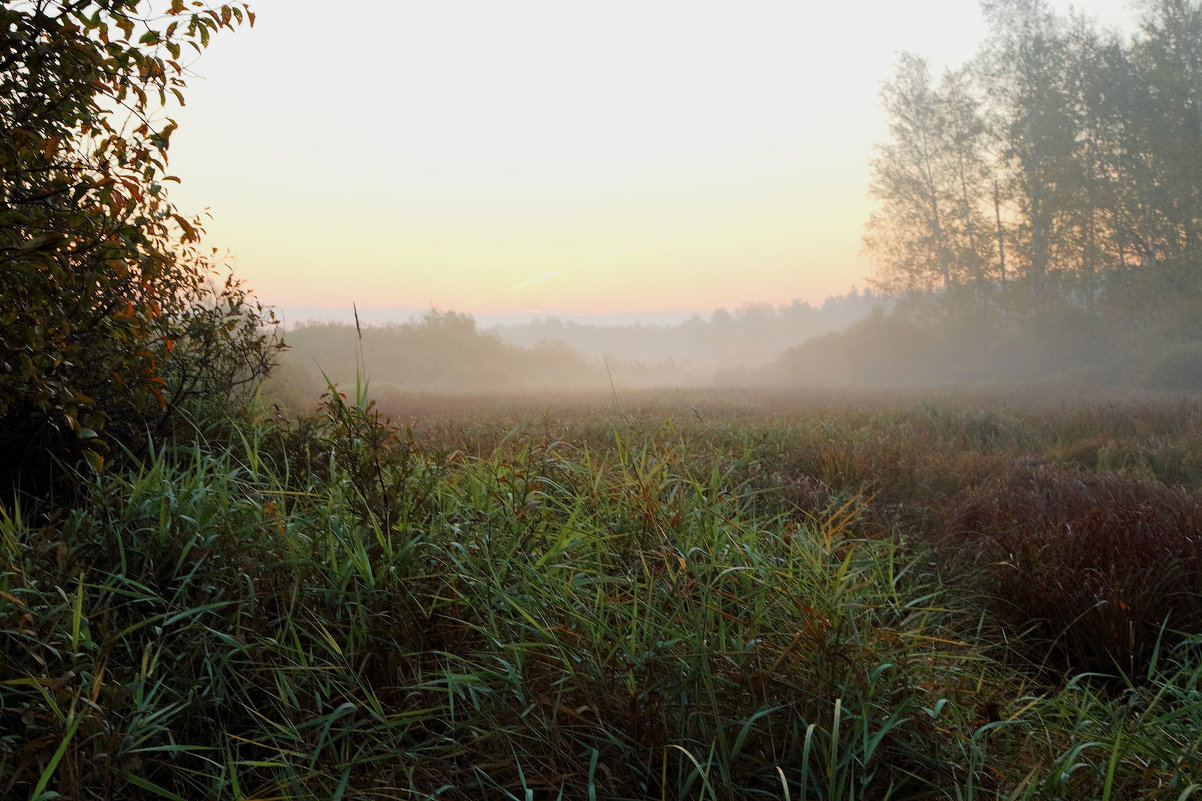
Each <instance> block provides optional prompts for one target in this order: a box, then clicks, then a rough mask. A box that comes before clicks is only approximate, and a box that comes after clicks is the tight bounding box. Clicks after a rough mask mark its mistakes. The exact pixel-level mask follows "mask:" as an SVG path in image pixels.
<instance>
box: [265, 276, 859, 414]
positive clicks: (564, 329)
mask: <svg viewBox="0 0 1202 801" xmlns="http://www.w3.org/2000/svg"><path fill="white" fill-rule="evenodd" d="M881 302H882V299H881V298H880V296H878V295H876V294H874V293H873V292H871V291H866V292H860V291H858V290H855V289H853V290H851V291H850V292H848V293H847V294H846V295H840V296H835V297H832V298H829V299H828V300H827V301H826V302H824V303H823V304H822V305H821V306H817V307H815V306H811V305H809V304H808V303H805V302H803V301H794V302H793V303H791V304H788V305H784V306H780V307H772V306H769V305H767V304H762V305H761V304H755V305H747V306H743V307H740V308H739V309H737V310H735V312H733V313H731V312H728V311H726V310H725V309H718V310H716V311H715V312H713V314H712V315H710V318H709V319H708V320H705V319H703V318H702V317H700V316H699V315H696V316H694V317H692V318H690V319H688V320H686V321H685V322H683V323H680V324H678V325H633V326H593V325H581V324H578V323H574V322H568V323H563V322H560V321H558V320H555V319H544V320H538V321H535V322H532V323H526V324H524V325H520V326H514V327H508V328H499V329H494V330H485V329H481V328H479V327H478V326H477V324H476V321H475V319H474V318H473V317H472V316H471V315H468V314H462V313H459V312H453V311H438V310H431V311H429V312H427V313H426V314H425V315H424V316H423V317H422V318H421V319H419V320H416V321H412V322H407V323H398V324H391V325H365V326H361V327H358V328H357V327H356V326H355V325H351V324H347V323H310V324H302V325H300V326H298V327H296V328H294V329H293V330H291V331H289V332H288V334H287V336H286V341H287V343H288V345H289V351H288V352H287V354H286V355H285V356H284V359H283V364H282V365H281V367H280V369H279V370H278V371H277V374H276V376H275V378H274V388H273V391H274V392H275V393H276V394H277V395H278V396H280V397H282V398H284V399H285V400H286V401H287V403H288V404H289V405H293V406H296V407H297V408H305V407H307V406H308V405H311V403H312V402H313V401H314V400H315V399H316V398H317V397H319V396H320V395H321V394H322V393H323V392H324V391H325V390H326V389H327V388H328V385H327V380H328V381H329V382H331V383H334V384H337V385H338V386H339V387H340V388H341V389H343V390H344V391H345V390H346V388H347V387H353V386H354V385H355V382H356V379H357V375H356V371H359V373H360V374H361V375H360V376H358V377H359V378H362V377H364V375H365V376H366V377H369V378H370V380H371V382H372V386H373V389H374V392H375V394H379V393H381V392H383V393H388V392H394V391H398V390H419V391H461V392H492V391H519V390H530V389H552V390H573V389H579V390H597V391H610V390H611V381H612V382H613V385H614V386H615V387H618V388H623V389H628V388H636V387H648V386H689V385H699V384H707V383H709V382H710V381H711V380H712V378H713V375H714V373H715V371H717V370H721V369H731V368H733V367H735V366H748V365H764V364H768V363H771V361H772V360H773V359H776V358H779V357H780V355H781V353H783V352H784V351H785V349H786V348H788V347H789V346H790V345H795V344H798V343H801V342H804V341H805V340H807V339H808V338H809V337H811V336H813V335H815V334H821V333H826V332H831V331H835V330H838V329H840V328H843V327H846V326H847V325H848V324H850V323H852V322H854V321H856V320H862V319H864V318H866V317H867V316H868V315H869V314H870V313H871V312H872V309H873V308H874V307H876V306H877V305H878V304H880V303H881ZM357 365H362V366H358V367H357Z"/></svg>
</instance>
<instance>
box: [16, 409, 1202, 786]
mask: <svg viewBox="0 0 1202 801" xmlns="http://www.w3.org/2000/svg"><path fill="white" fill-rule="evenodd" d="M356 396H358V397H356ZM377 403H378V405H376V406H372V405H371V404H369V403H367V401H366V398H365V394H364V391H363V389H362V388H359V389H358V390H356V389H354V388H351V389H349V390H348V397H339V396H335V397H333V398H327V400H326V403H325V404H324V405H323V406H322V407H321V408H320V409H319V410H318V412H317V413H316V414H314V415H312V416H307V417H306V416H301V417H293V416H285V415H284V414H282V413H281V412H280V411H279V410H278V409H275V410H273V409H272V408H271V407H270V406H269V405H264V407H263V408H261V409H259V410H258V411H257V412H256V413H255V416H254V417H253V418H252V419H250V420H247V419H244V418H243V417H238V418H234V419H229V420H228V421H227V422H225V423H223V424H220V425H210V426H208V427H206V428H205V429H204V430H199V431H181V432H179V433H178V435H177V437H176V444H175V445H174V446H173V447H170V448H163V449H160V451H159V452H157V453H155V454H153V455H152V456H151V457H150V458H149V459H148V460H146V461H144V462H143V463H141V464H140V465H138V464H134V465H132V466H129V467H128V468H126V469H121V470H118V469H112V470H108V471H106V472H104V473H103V474H101V475H98V476H95V477H92V478H90V479H88V492H87V493H86V496H85V497H81V498H80V499H78V500H77V501H73V505H72V506H70V507H69V508H65V507H64V506H63V505H62V504H59V506H58V507H57V509H58V510H57V511H54V512H52V513H50V512H46V511H45V510H43V509H39V508H35V507H32V506H28V507H23V506H22V505H21V504H20V503H15V502H14V503H7V502H6V503H5V505H4V506H3V507H0V535H2V538H0V598H2V599H3V601H0V631H2V632H3V640H2V643H3V644H2V646H0V649H2V650H0V659H2V660H3V665H4V680H3V682H0V796H3V797H5V798H8V797H12V798H38V799H43V798H52V797H55V796H54V793H59V794H61V796H63V797H67V798H142V797H145V798H189V799H190V798H230V799H267V798H315V799H331V798H348V799H349V798H402V799H409V798H516V799H527V798H531V799H544V798H546V799H552V798H564V799H576V798H581V799H617V798H629V799H752V798H756V799H759V798H770V799H803V798H805V799H827V800H830V801H834V800H835V799H847V800H848V801H850V800H851V799H887V798H892V799H912V798H913V799H917V798H947V799H971V798H986V799H1024V798H1038V799H1058V798H1064V799H1094V798H1098V799H1144V798H1147V799H1153V798H1155V799H1186V798H1189V797H1198V798H1202V784H1199V783H1202V769H1200V768H1199V767H1198V765H1199V764H1200V763H1202V662H1200V661H1199V653H1200V649H1202V561H1200V559H1202V400H1198V399H1196V398H1194V397H1186V396H1173V397H1169V396H1153V395H1142V394H1138V395H1137V394H1128V395H1123V396H1119V395H1111V396H1108V397H1099V396H1092V397H1090V398H1088V399H1082V398H1081V397H1080V396H1079V394H1078V393H1072V392H1069V391H1066V390H1060V391H1055V390H1051V389H1048V388H1043V389H1042V390H1040V391H1039V392H1038V393H1035V392H1032V391H1031V388H1029V387H1027V388H1022V389H1016V388H1009V389H1001V388H993V389H992V390H980V391H969V390H957V391H952V390H945V391H941V392H919V391H908V392H902V391H895V392H891V393H887V394H886V393H881V392H876V393H870V392H867V391H865V392H851V391H843V392H835V391H830V392H822V393H820V392H805V393H799V392H793V393H788V392H784V391H781V392H773V393H768V392H763V393H755V392H742V393H734V392H729V393H720V392H705V391H692V390H690V391H687V392H685V391H679V392H662V393H639V394H629V393H620V392H614V393H612V394H608V395H607V394H598V395H580V396H575V397H547V396H541V397H528V396H500V397H498V396H491V397H465V396H419V395H408V394H404V393H400V392H396V393H393V394H391V395H386V396H382V397H380V398H378V399H377ZM198 419H199V418H198Z"/></svg>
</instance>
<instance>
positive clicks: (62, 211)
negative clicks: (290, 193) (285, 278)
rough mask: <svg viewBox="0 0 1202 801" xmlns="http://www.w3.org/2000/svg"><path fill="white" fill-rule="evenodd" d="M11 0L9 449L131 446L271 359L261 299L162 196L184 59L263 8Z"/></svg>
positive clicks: (4, 290) (1, 192)
mask: <svg viewBox="0 0 1202 801" xmlns="http://www.w3.org/2000/svg"><path fill="white" fill-rule="evenodd" d="M150 8H151V3H149V2H145V1H144V0H25V1H24V2H10V3H5V4H3V5H2V6H0V298H2V299H3V303H0V457H3V459H4V464H5V466H6V467H7V468H8V470H10V471H17V474H18V475H20V472H19V471H21V470H22V468H23V467H27V466H28V463H30V462H31V461H38V460H39V458H40V457H41V456H44V455H47V454H49V455H52V456H55V457H62V456H70V455H72V454H76V455H78V454H84V455H87V456H88V457H89V458H90V459H91V461H92V462H93V463H94V464H95V465H97V466H99V465H100V464H101V462H102V459H101V453H102V451H103V450H104V445H105V443H106V442H109V441H117V442H123V443H126V444H136V443H137V442H138V441H144V440H145V437H146V432H147V429H148V428H159V427H161V426H163V425H164V424H165V423H166V422H167V421H169V420H170V419H172V415H173V414H174V412H176V411H177V410H178V409H179V408H180V406H181V404H182V403H184V402H185V401H187V400H188V399H189V398H193V397H197V396H201V395H205V394H217V395H221V394H226V393H229V392H230V391H231V390H233V389H235V388H236V387H237V386H239V385H241V384H243V383H244V382H246V381H249V380H252V379H253V378H254V377H257V376H258V375H261V374H262V373H263V372H264V371H265V370H266V369H267V368H268V366H269V365H270V363H271V361H272V353H273V342H272V341H270V340H269V338H268V337H266V336H265V335H264V334H263V333H261V330H260V323H261V322H262V309H261V307H258V306H256V305H254V304H253V303H252V300H251V298H250V296H249V295H248V294H247V292H246V291H245V290H244V289H243V288H242V287H241V286H240V284H239V283H238V282H237V281H234V280H233V279H232V278H230V279H227V280H225V281H224V282H220V281H218V282H217V283H216V284H215V285H214V284H213V283H212V280H213V274H214V269H215V267H216V266H217V265H216V263H215V262H214V257H215V255H216V254H215V252H212V253H204V252H202V251H201V248H200V237H201V233H202V230H201V227H200V225H199V222H198V220H196V219H195V218H188V217H185V216H184V215H182V214H180V213H179V211H178V210H177V209H176V208H175V207H174V206H172V205H171V203H170V202H169V200H168V198H167V195H166V190H165V187H166V185H167V184H168V183H170V182H173V181H175V180H177V179H175V178H174V177H172V176H171V175H169V174H168V172H167V150H168V145H169V143H170V138H171V134H172V132H173V131H174V130H175V128H176V123H175V122H174V121H173V120H171V119H170V118H169V117H165V116H163V112H164V110H165V109H166V108H167V107H168V105H169V104H170V103H173V102H175V103H180V104H182V103H183V94H182V91H183V89H184V86H185V78H186V75H187V72H186V69H185V67H184V65H183V64H182V63H181V59H182V58H183V57H184V55H185V54H188V55H192V54H198V53H200V52H201V51H202V50H203V49H204V48H205V46H206V45H207V44H208V43H209V40H210V37H211V36H212V35H213V34H214V33H216V32H218V31H221V30H223V29H225V30H229V29H233V28H235V27H236V26H238V25H240V24H242V23H244V22H246V23H250V24H253V22H254V15H253V14H252V13H251V12H250V11H249V9H248V8H247V7H246V6H244V5H233V4H230V5H220V6H216V7H209V6H207V5H205V4H203V3H201V2H192V3H190V4H189V3H185V2H184V0H172V1H171V3H170V7H169V8H168V9H167V10H166V12H165V13H164V14H163V15H162V16H159V17H155V16H152V14H151V11H150Z"/></svg>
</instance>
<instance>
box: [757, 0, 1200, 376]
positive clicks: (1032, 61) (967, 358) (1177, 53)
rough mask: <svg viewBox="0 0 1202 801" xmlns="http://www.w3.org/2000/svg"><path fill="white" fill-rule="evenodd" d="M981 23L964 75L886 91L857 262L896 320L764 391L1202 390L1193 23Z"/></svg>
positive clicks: (820, 353) (1019, 2) (1151, 11)
mask: <svg viewBox="0 0 1202 801" xmlns="http://www.w3.org/2000/svg"><path fill="white" fill-rule="evenodd" d="M981 5H982V9H983V11H984V13H985V15H986V18H987V20H988V23H989V31H990V32H989V36H988V38H987V40H986V41H985V42H984V43H983V45H982V46H981V48H980V50H979V52H978V55H977V56H976V57H975V58H974V59H973V60H972V61H971V62H969V63H968V64H966V65H964V66H963V67H961V68H959V69H956V70H949V71H947V72H945V73H944V74H943V75H942V76H940V77H939V79H938V80H934V79H933V78H932V76H931V75H930V73H929V71H928V68H927V64H926V62H925V60H924V59H923V58H922V57H920V56H918V55H913V54H907V55H903V56H902V57H901V59H900V60H899V62H898V64H897V66H896V69H895V71H894V73H893V75H892V76H891V77H890V78H889V79H888V80H887V81H886V82H885V83H884V85H883V89H882V92H881V101H882V105H883V107H884V110H885V111H886V113H887V115H888V118H889V124H890V127H889V131H890V135H889V139H888V140H887V141H886V142H883V143H881V144H880V145H878V147H877V149H876V152H875V154H874V156H873V158H872V160H871V168H872V184H871V188H870V191H871V194H872V196H873V198H874V199H875V201H876V210H875V212H874V213H873V214H872V216H871V218H870V220H869V222H868V226H867V234H866V236H865V247H866V251H867V253H868V254H869V255H870V257H871V258H872V259H873V261H874V262H875V265H876V267H877V273H876V278H875V281H874V285H875V286H876V287H877V288H878V289H879V290H880V291H881V292H883V293H885V294H886V295H887V296H889V297H890V298H892V299H894V301H895V303H894V304H893V307H892V308H893V310H892V311H891V312H890V313H889V314H883V315H878V316H876V317H874V318H872V319H871V320H868V321H866V322H864V323H862V324H861V325H859V326H857V327H855V328H854V329H853V330H851V331H849V332H847V333H846V334H843V335H835V336H830V337H826V338H824V339H820V340H815V341H811V342H810V343H808V344H806V345H804V346H802V347H800V348H798V349H796V350H795V351H793V352H792V353H790V354H789V355H788V356H787V357H786V358H785V359H783V360H782V361H781V362H780V363H779V364H777V365H775V366H774V367H773V371H774V372H773V375H774V376H778V375H779V374H780V372H782V371H783V372H784V373H785V374H786V375H787V376H788V380H790V381H793V382H796V381H804V382H810V381H814V380H823V379H831V380H841V381H843V380H852V381H898V380H904V381H930V380H963V379H969V380H977V379H992V378H1034V377H1041V376H1049V375H1056V374H1063V373H1066V372H1070V373H1074V374H1077V375H1082V376H1090V377H1100V378H1109V379H1114V378H1119V379H1121V380H1124V381H1133V382H1138V383H1151V384H1155V385H1159V386H1172V387H1181V388H1185V387H1194V386H1198V387H1202V4H1200V3H1199V2H1197V0H1146V2H1144V3H1142V4H1141V5H1142V19H1141V24H1140V27H1139V31H1138V33H1137V34H1136V35H1134V36H1132V37H1130V38H1127V39H1124V38H1121V37H1120V36H1119V35H1118V34H1115V33H1110V32H1105V31H1101V30H1099V29H1098V28H1097V27H1096V25H1095V24H1094V23H1092V22H1091V21H1090V20H1088V19H1086V18H1084V17H1080V16H1069V17H1064V16H1058V15H1056V14H1054V13H1053V12H1052V11H1051V10H1050V9H1049V6H1048V4H1047V3H1046V2H1042V1H1041V0H990V1H987V2H983V3H982V4H981Z"/></svg>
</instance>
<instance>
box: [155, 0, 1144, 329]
mask: <svg viewBox="0 0 1202 801" xmlns="http://www.w3.org/2000/svg"><path fill="white" fill-rule="evenodd" d="M1053 5H1054V6H1055V7H1056V8H1058V9H1059V10H1062V11H1064V10H1067V9H1068V7H1069V6H1068V4H1067V3H1061V2H1056V3H1053ZM251 8H252V10H254V11H255V12H256V15H257V19H256V24H255V26H254V28H253V29H248V28H244V29H242V30H239V31H238V32H236V33H234V34H230V33H228V32H224V33H223V34H222V35H221V36H219V37H216V38H215V39H214V40H213V43H212V45H211V46H210V48H209V49H208V50H207V51H206V52H205V54H204V55H203V56H202V57H201V58H200V59H199V60H198V61H196V63H195V64H194V65H193V67H192V69H193V71H194V72H195V73H196V74H195V75H194V76H193V77H192V78H191V79H190V81H189V86H188V90H187V92H186V98H187V107H186V108H184V109H174V110H171V111H169V112H168V113H169V114H170V116H172V117H173V118H174V119H176V120H177V121H178V122H179V123H180V128H179V130H178V131H177V132H176V133H175V134H174V135H173V137H172V144H171V151H170V159H171V160H170V167H171V172H172V173H174V174H175V175H178V176H179V177H180V178H181V179H182V184H181V185H179V186H177V187H173V194H172V197H173V199H174V201H175V203H176V205H177V206H179V207H180V209H181V210H182V211H185V212H191V213H202V212H203V213H206V214H208V215H211V219H209V220H208V222H207V230H208V242H209V243H210V244H211V245H213V246H215V247H218V248H219V249H220V250H222V251H223V252H228V253H229V260H230V262H231V263H232V264H233V266H234V269H235V272H236V274H237V275H238V276H240V277H241V278H242V279H244V281H245V282H246V283H247V285H249V286H250V287H251V288H252V289H254V290H255V292H256V294H257V295H258V296H259V298H260V299H261V300H263V301H264V302H265V303H269V304H273V305H277V306H280V307H282V308H284V309H285V310H287V309H288V308H299V307H310V308H311V307H325V308H338V309H349V308H350V306H351V304H352V303H355V304H357V305H358V307H359V308H361V309H368V310H371V309H385V308H412V309H424V308H429V307H436V308H440V309H450V310H455V311H460V312H467V313H471V314H474V315H477V316H495V315H517V314H530V313H540V314H544V313H556V314H560V315H565V316H573V315H598V314H606V313H608V314H623V315H632V314H633V315H638V314H648V315H650V314H652V313H663V312H682V313H683V312H692V311H699V312H708V311H710V310H712V309H715V308H718V307H725V308H728V309H733V308H736V307H738V306H740V305H742V304H745V303H755V302H761V303H762V302H767V303H772V304H782V303H787V302H790V301H792V300H794V299H803V300H808V301H810V302H820V301H821V300H822V299H823V298H824V297H826V296H828V295H831V294H840V293H843V292H846V291H848V290H849V289H850V288H851V287H853V286H856V287H863V286H864V285H865V279H866V278H867V277H868V276H870V275H871V272H872V266H871V264H869V262H868V261H867V259H866V258H865V257H864V256H863V255H862V253H861V237H862V234H863V227H864V222H865V221H866V219H867V217H868V214H869V212H870V210H871V205H870V200H869V198H868V195H867V187H868V180H869V173H868V160H869V158H870V156H871V152H872V144H873V142H875V141H881V140H883V139H884V137H885V122H884V119H883V117H882V115H881V113H880V110H879V109H878V107H877V95H878V92H879V87H880V83H881V81H882V80H884V79H885V78H887V77H888V75H889V71H890V67H891V65H892V64H893V63H894V62H895V60H896V58H897V55H898V54H899V53H900V52H902V51H914V52H918V53H920V54H923V55H925V56H927V58H928V59H929V60H930V63H931V67H932V72H933V73H935V74H938V73H939V72H941V71H942V69H943V68H945V67H947V66H956V65H958V64H960V63H962V62H963V61H965V60H966V59H968V58H969V57H971V55H972V54H973V52H974V51H975V49H976V47H977V45H978V44H979V42H980V41H981V40H982V39H983V37H984V34H985V30H984V23H983V20H982V18H981V15H980V13H979V11H978V8H977V4H976V2H975V0H906V2H898V0H861V2H858V3H835V2H822V3H818V2H813V1H812V0H792V1H791V2H786V1H785V0H740V1H739V2H733V0H728V2H707V1H706V0H687V1H685V2H677V1H676V0H637V1H635V2H627V1H626V0H605V2H571V1H569V0H505V2H497V0H438V2H431V1H430V0H357V2H355V3H345V4H343V3H339V4H335V3H330V2H328V0H326V1H325V2H316V0H253V1H252V2H251ZM1076 8H1077V9H1078V10H1081V11H1084V12H1085V13H1086V14H1088V15H1090V16H1094V17H1096V18H1098V19H1099V20H1100V21H1101V22H1103V23H1104V24H1106V25H1110V26H1114V27H1119V28H1124V29H1130V28H1131V27H1132V23H1131V20H1132V19H1133V18H1134V17H1135V13H1134V12H1133V11H1130V10H1129V9H1128V8H1127V4H1126V2H1125V0H1091V1H1089V2H1084V3H1078V4H1077V6H1076Z"/></svg>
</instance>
